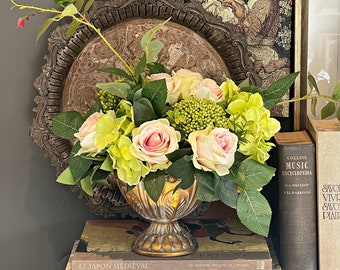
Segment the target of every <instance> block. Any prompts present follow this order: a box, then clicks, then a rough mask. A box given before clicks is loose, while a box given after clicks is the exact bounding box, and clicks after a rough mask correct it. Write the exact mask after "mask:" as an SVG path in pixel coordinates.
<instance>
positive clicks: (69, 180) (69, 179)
mask: <svg viewBox="0 0 340 270" xmlns="http://www.w3.org/2000/svg"><path fill="white" fill-rule="evenodd" d="M56 181H57V182H58V183H60V184H64V185H71V186H73V185H75V184H76V183H77V181H76V180H75V179H74V178H73V175H72V172H71V169H70V167H67V168H66V169H65V170H64V171H63V172H62V173H61V174H60V175H59V176H58V178H57V180H56Z"/></svg>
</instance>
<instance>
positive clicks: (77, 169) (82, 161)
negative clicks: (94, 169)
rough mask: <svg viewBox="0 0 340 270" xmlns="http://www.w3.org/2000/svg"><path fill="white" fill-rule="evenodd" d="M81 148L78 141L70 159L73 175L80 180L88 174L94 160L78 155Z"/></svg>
mask: <svg viewBox="0 0 340 270" xmlns="http://www.w3.org/2000/svg"><path fill="white" fill-rule="evenodd" d="M80 148H81V146H80V143H79V142H77V143H76V144H75V145H74V146H73V148H72V151H71V154H70V157H69V161H68V163H69V167H70V169H71V173H72V176H73V178H74V179H75V180H76V181H79V180H80V179H82V178H83V177H84V176H85V175H86V174H88V171H89V169H90V167H91V165H92V160H90V159H87V158H84V157H83V156H80V155H77V153H78V151H79V149H80Z"/></svg>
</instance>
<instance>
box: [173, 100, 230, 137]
mask: <svg viewBox="0 0 340 270" xmlns="http://www.w3.org/2000/svg"><path fill="white" fill-rule="evenodd" d="M168 117H169V120H170V122H171V125H172V126H173V127H174V128H176V129H177V130H183V131H184V133H185V136H186V137H188V136H189V134H190V133H191V132H193V131H197V130H203V129H205V128H206V127H208V126H213V127H223V128H228V119H227V114H226V112H225V110H224V109H223V108H222V107H221V106H219V105H218V104H216V103H215V102H214V101H212V100H208V99H203V98H198V97H195V96H191V97H190V98H188V99H183V100H181V101H179V102H178V103H175V104H174V105H173V109H172V110H170V111H168Z"/></svg>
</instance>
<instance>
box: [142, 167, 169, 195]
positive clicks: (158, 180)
mask: <svg viewBox="0 0 340 270" xmlns="http://www.w3.org/2000/svg"><path fill="white" fill-rule="evenodd" d="M164 185H165V173H164V171H161V170H157V171H156V172H150V173H149V174H148V175H147V176H146V177H145V179H144V187H145V190H146V192H147V194H148V195H149V196H150V198H151V199H152V200H153V201H154V202H157V201H158V199H159V196H160V195H161V194H162V191H163V188H164Z"/></svg>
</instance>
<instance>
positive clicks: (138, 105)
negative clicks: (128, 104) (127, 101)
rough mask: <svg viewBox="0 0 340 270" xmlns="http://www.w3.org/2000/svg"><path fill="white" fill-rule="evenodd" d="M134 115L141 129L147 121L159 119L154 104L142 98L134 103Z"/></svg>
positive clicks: (137, 125) (136, 123)
mask: <svg viewBox="0 0 340 270" xmlns="http://www.w3.org/2000/svg"><path fill="white" fill-rule="evenodd" d="M133 114H134V120H135V125H136V127H139V126H140V125H141V124H143V123H144V122H146V121H151V120H154V119H156V118H157V115H156V113H155V111H154V109H153V107H152V103H151V102H150V100H148V99H147V98H140V99H138V100H136V101H134V103H133Z"/></svg>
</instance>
